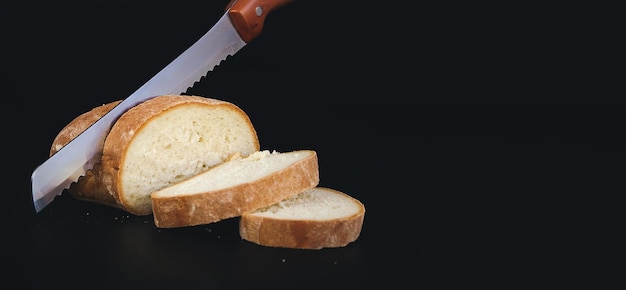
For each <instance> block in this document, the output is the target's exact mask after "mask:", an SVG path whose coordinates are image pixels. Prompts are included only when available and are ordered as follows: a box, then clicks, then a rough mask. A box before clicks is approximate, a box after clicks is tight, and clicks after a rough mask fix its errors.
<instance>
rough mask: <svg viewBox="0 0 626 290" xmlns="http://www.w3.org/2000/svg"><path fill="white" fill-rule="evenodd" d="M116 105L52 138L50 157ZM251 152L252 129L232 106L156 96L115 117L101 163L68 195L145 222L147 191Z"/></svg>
mask: <svg viewBox="0 0 626 290" xmlns="http://www.w3.org/2000/svg"><path fill="white" fill-rule="evenodd" d="M117 102H119V101H117ZM117 102H113V103H110V104H105V105H103V106H100V107H97V108H94V109H93V110H91V111H89V112H86V113H84V114H82V115H80V116H78V117H77V118H75V119H74V120H73V121H72V122H70V123H69V124H68V125H67V126H66V127H65V128H63V129H62V130H61V131H60V132H59V134H58V135H57V137H56V138H55V140H54V142H53V145H52V147H51V150H50V154H51V155H52V154H54V153H55V152H56V151H58V150H60V148H62V147H63V146H64V145H65V144H67V143H68V142H69V141H71V140H72V139H73V138H75V137H76V136H77V135H78V134H80V133H81V132H82V131H84V130H85V129H86V128H88V127H89V126H90V125H91V124H93V123H94V122H95V121H96V120H97V119H98V118H100V117H101V116H102V115H103V114H105V113H106V112H108V111H109V110H111V109H112V108H113V107H114V106H115V105H116V104H117ZM259 149H260V148H259V140H258V137H257V134H256V131H255V129H254V127H253V125H252V122H251V121H250V119H249V117H248V115H247V114H246V113H245V112H244V111H243V110H242V109H241V108H239V107H237V106H236V105H234V104H232V103H229V102H226V101H222V100H217V99H211V98H205V97H199V96H186V95H182V96H179V95H166V96H158V97H155V98H152V99H148V100H146V101H144V102H143V103H140V104H138V105H136V106H135V107H133V108H131V109H129V110H128V111H126V112H124V114H122V115H121V116H120V117H119V119H118V120H117V121H116V122H115V123H114V124H113V126H112V127H111V130H110V131H109V132H108V135H107V137H106V140H105V142H104V147H103V151H102V157H101V163H99V164H96V165H94V168H93V169H92V170H90V171H89V172H87V174H86V175H85V176H83V177H81V178H80V179H79V180H78V182H77V183H74V184H72V185H71V186H70V188H69V190H68V192H69V193H70V194H71V195H72V196H74V197H76V198H78V199H83V200H89V201H93V202H99V203H103V204H107V205H111V206H115V207H118V208H121V209H123V210H126V211H128V212H130V213H132V214H135V215H148V214H151V213H152V202H151V199H150V194H151V193H152V192H154V191H157V190H159V189H162V188H164V187H167V186H170V185H172V184H174V183H177V182H180V181H182V180H184V179H187V178H189V177H191V176H194V175H196V174H199V173H201V172H203V171H206V170H208V169H209V168H211V167H213V166H215V165H218V164H220V163H222V162H224V161H226V160H228V159H229V158H231V157H232V156H234V155H242V156H247V155H249V154H251V153H253V152H256V151H258V150H259Z"/></svg>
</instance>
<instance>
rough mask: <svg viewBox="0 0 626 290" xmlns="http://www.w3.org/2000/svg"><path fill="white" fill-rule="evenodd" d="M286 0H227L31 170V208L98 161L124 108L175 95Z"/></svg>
mask: <svg viewBox="0 0 626 290" xmlns="http://www.w3.org/2000/svg"><path fill="white" fill-rule="evenodd" d="M291 1H292V0H231V1H230V2H229V3H228V5H227V6H226V11H225V13H224V14H223V15H222V16H221V18H220V19H219V20H218V21H217V22H216V24H215V25H214V26H213V27H212V28H211V29H210V30H209V31H208V32H207V33H206V34H204V35H203V36H202V37H201V38H200V39H199V40H197V41H196V42H195V43H194V44H193V45H192V46H191V47H189V48H188V49H187V50H185V51H184V52H183V53H182V54H181V55H179V56H178V57H176V58H175V59H174V60H173V61H172V62H171V63H169V64H168V65H167V66H166V67H165V68H163V69H162V70H161V71H160V72H158V73H157V74H156V75H155V76H153V77H152V78H151V79H150V80H148V81H147V82H146V83H145V84H144V85H142V86H141V87H140V88H139V89H137V90H136V91H135V92H134V93H132V94H131V95H130V96H128V97H127V98H126V99H124V100H123V101H122V102H120V103H119V104H118V105H117V106H115V107H114V108H113V109H112V110H111V111H109V112H108V113H107V114H106V115H104V116H103V117H102V118H100V119H99V120H98V121H96V122H95V123H94V124H93V125H91V126H90V127H89V128H88V129H87V130H85V131H84V132H83V133H81V134H80V135H78V136H77V137H76V138H74V139H73V140H72V141H71V142H69V143H68V144H67V145H65V146H64V147H63V148H62V149H61V150H59V151H57V152H56V153H55V154H54V155H52V156H51V157H50V158H49V159H48V160H46V161H45V162H44V163H42V164H41V165H39V166H38V167H37V168H36V169H35V170H34V171H33V173H32V176H31V183H32V194H33V203H34V206H35V210H36V211H37V212H40V211H41V210H42V209H43V208H45V207H46V206H47V205H48V204H50V203H51V202H52V201H53V200H54V198H55V197H56V196H58V195H61V194H62V192H63V190H65V189H67V188H68V187H69V186H70V185H71V184H72V183H73V182H76V181H77V180H78V178H79V177H80V176H82V175H85V173H86V172H87V171H88V170H90V169H91V168H92V167H93V165H94V164H95V163H97V162H99V158H100V153H101V152H102V146H103V145H104V140H105V138H106V135H107V133H108V132H109V130H110V128H111V126H112V125H113V123H114V122H115V121H116V120H117V118H118V117H119V116H120V115H122V114H123V113H124V112H125V111H126V110H128V109H130V108H132V107H133V106H135V105H137V104H139V103H141V102H143V101H145V100H147V99H149V98H152V97H155V96H158V95H166V94H181V93H184V92H185V91H186V90H187V89H188V88H190V87H192V86H193V84H194V83H195V82H197V81H200V78H201V77H202V76H205V75H206V74H207V73H208V72H209V71H211V70H213V69H214V68H215V66H217V65H219V64H220V63H221V62H222V61H223V60H225V59H226V58H227V57H228V56H232V55H234V54H235V53H237V52H238V51H239V50H240V49H241V48H243V47H244V46H245V45H246V44H247V43H248V42H250V41H251V40H252V39H254V38H256V37H257V36H258V35H259V34H260V33H261V31H262V28H263V24H264V22H265V18H266V17H267V15H268V14H269V13H270V12H271V11H273V10H274V9H276V8H279V7H281V6H283V5H285V4H287V3H289V2H291Z"/></svg>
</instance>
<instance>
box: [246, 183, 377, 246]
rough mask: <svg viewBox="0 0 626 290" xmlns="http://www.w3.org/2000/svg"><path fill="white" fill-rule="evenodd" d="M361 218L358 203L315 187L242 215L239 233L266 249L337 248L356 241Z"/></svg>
mask: <svg viewBox="0 0 626 290" xmlns="http://www.w3.org/2000/svg"><path fill="white" fill-rule="evenodd" d="M364 218H365V206H364V205H363V204H362V203H361V202H360V201H359V200H357V199H355V198H353V197H351V196H349V195H347V194H345V193H343V192H341V191H338V190H334V189H330V188H325V187H315V188H311V189H307V190H305V191H303V192H301V193H300V194H298V195H296V196H294V197H291V198H288V199H285V200H282V201H280V202H278V203H276V204H273V205H271V206H268V207H264V208H260V209H257V210H255V211H253V212H250V213H244V214H242V215H241V218H240V220H239V234H240V235H241V238H242V239H244V240H247V241H249V242H252V243H255V244H258V245H262V246H268V247H280V248H296V249H322V248H337V247H344V246H346V245H347V244H349V243H351V242H354V241H355V240H356V239H358V237H359V235H360V234H361V229H362V227H363V220H364Z"/></svg>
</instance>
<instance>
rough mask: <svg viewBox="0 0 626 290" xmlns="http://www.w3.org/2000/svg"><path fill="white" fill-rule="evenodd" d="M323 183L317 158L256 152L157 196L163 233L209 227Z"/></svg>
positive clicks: (156, 208)
mask: <svg viewBox="0 0 626 290" xmlns="http://www.w3.org/2000/svg"><path fill="white" fill-rule="evenodd" d="M318 183H319V170H318V160H317V153H316V152H315V151H313V150H297V151H292V152H285V153H279V152H270V151H268V150H264V151H258V152H255V153H253V154H251V155H249V156H247V157H245V158H244V157H237V156H235V157H233V158H231V160H229V161H227V162H224V163H221V164H220V165H218V166H215V167H213V168H212V169H210V170H207V171H205V172H203V173H201V174H198V175H196V176H193V177H191V178H189V179H186V180H184V181H182V182H179V183H177V184H174V185H171V186H168V187H165V188H162V189H160V190H158V191H155V192H154V193H152V195H151V197H152V209H153V214H154V223H155V225H156V226H157V227H160V228H174V227H184V226H194V225H200V224H208V223H213V222H217V221H220V220H224V219H227V218H232V217H237V216H240V215H241V214H244V213H247V212H250V211H253V210H256V209H258V208H262V207H266V206H269V205H272V204H274V203H277V202H279V201H281V200H283V199H285V198H289V197H292V196H295V195H297V194H298V193H300V192H302V191H304V190H306V189H308V188H312V187H315V186H316V185H317V184H318Z"/></svg>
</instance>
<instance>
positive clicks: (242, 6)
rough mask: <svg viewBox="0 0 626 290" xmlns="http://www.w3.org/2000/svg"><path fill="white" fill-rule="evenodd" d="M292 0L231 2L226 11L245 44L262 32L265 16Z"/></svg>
mask: <svg viewBox="0 0 626 290" xmlns="http://www.w3.org/2000/svg"><path fill="white" fill-rule="evenodd" d="M292 1H294V0H231V1H230V2H229V3H228V6H226V11H227V13H228V15H229V16H230V20H231V21H232V22H233V25H234V26H235V29H237V32H239V36H241V39H243V41H245V42H246V43H248V42H250V41H251V40H252V39H254V38H256V37H257V36H259V34H261V31H262V30H263V24H264V23H265V18H266V17H267V15H268V14H269V13H270V12H272V11H273V10H275V9H276V8H279V7H281V6H283V5H285V4H287V3H289V2H292Z"/></svg>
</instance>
